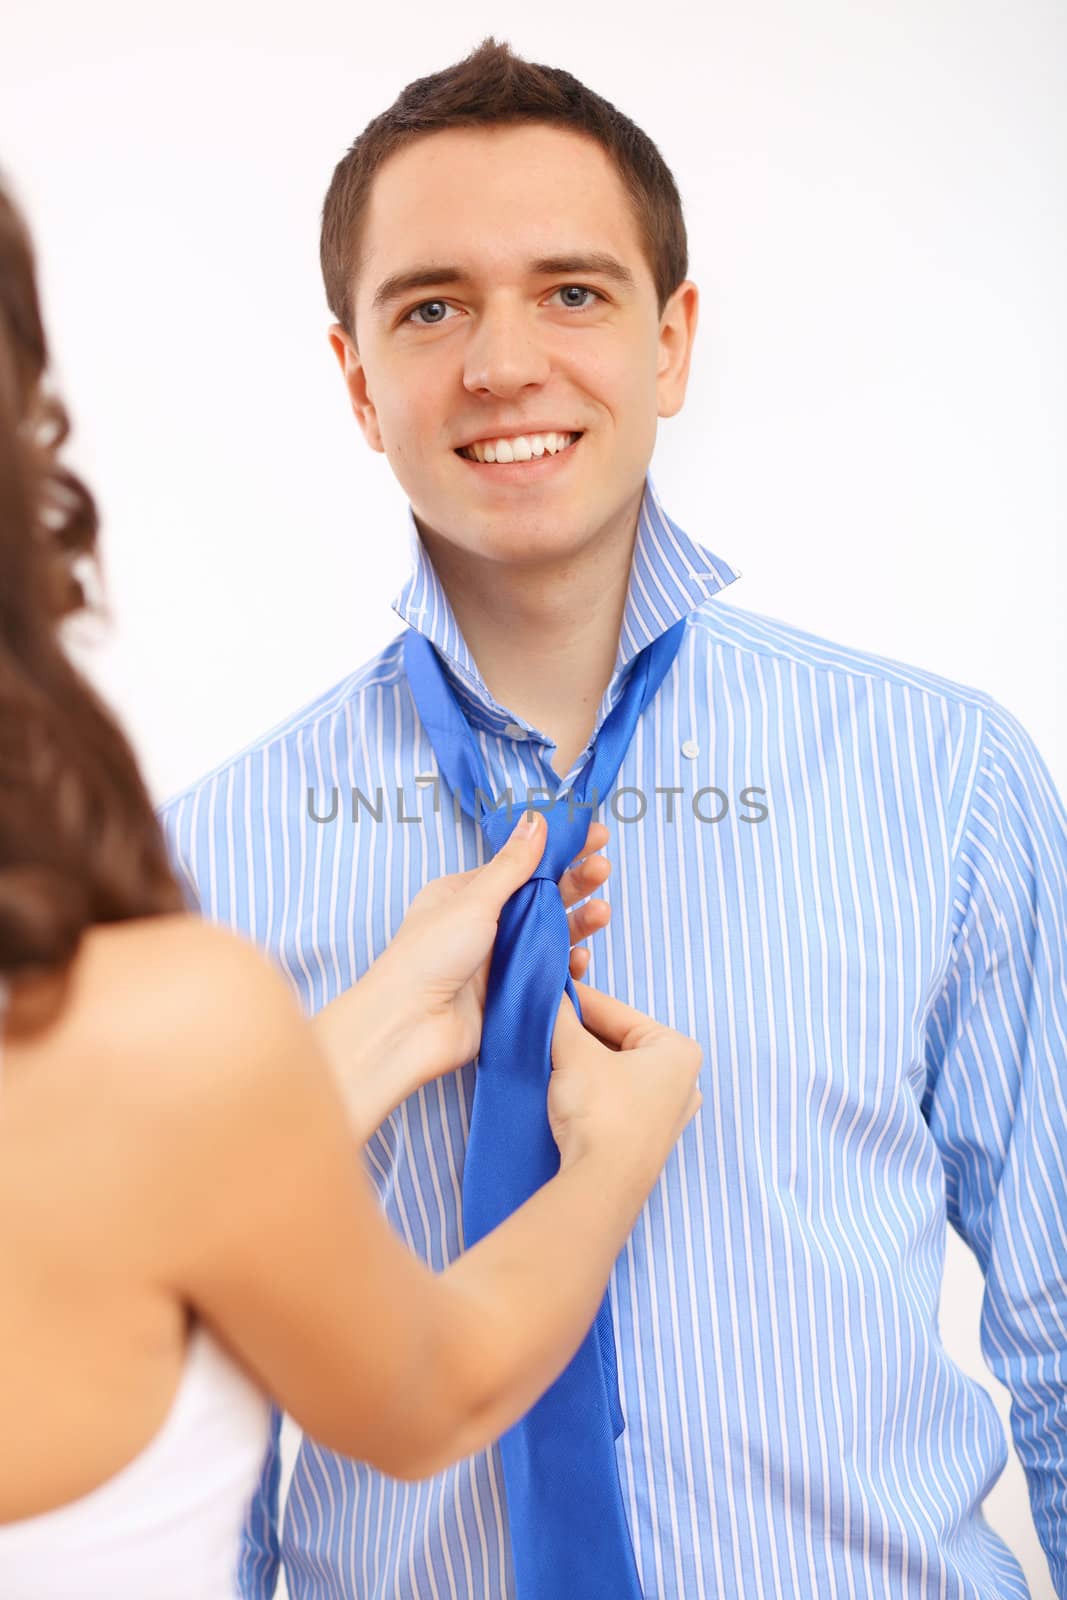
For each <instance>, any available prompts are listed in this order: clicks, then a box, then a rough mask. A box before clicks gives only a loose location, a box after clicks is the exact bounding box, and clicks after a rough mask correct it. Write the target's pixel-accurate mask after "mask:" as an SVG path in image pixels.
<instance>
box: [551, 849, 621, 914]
mask: <svg viewBox="0 0 1067 1600" xmlns="http://www.w3.org/2000/svg"><path fill="white" fill-rule="evenodd" d="M610 876H611V862H610V861H609V860H608V858H607V856H601V855H593V856H586V858H585V860H584V861H580V862H578V863H576V864H575V865H574V866H572V867H568V868H567V870H566V872H565V873H564V874H563V876H562V878H561V879H560V880H559V892H560V894H561V895H562V896H563V904H564V905H565V906H573V905H575V904H576V903H577V902H578V901H579V900H584V899H585V898H586V896H587V895H591V894H593V893H594V891H595V890H597V889H600V888H602V887H603V886H604V884H605V883H607V881H608V878H609V877H610Z"/></svg>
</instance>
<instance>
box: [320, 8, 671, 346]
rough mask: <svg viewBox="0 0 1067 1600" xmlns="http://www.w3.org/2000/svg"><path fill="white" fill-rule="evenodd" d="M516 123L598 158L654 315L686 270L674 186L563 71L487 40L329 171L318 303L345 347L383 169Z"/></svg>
mask: <svg viewBox="0 0 1067 1600" xmlns="http://www.w3.org/2000/svg"><path fill="white" fill-rule="evenodd" d="M524 122H533V123H548V124H549V125H550V126H553V127H561V128H567V129H569V130H570V131H571V132H572V133H580V134H584V135H585V136H586V138H588V139H593V140H595V141H596V143H597V144H599V145H600V147H601V148H602V149H603V150H604V151H605V153H606V154H607V156H608V159H609V160H610V161H611V162H612V164H613V166H614V167H615V170H616V172H617V173H618V174H619V177H620V179H621V180H622V184H623V187H624V189H625V190H626V193H627V195H628V196H629V199H630V204H631V206H632V207H633V215H634V220H635V221H636V223H637V230H638V234H639V236H640V238H641V242H642V245H643V246H644V253H645V258H646V260H647V261H648V265H649V268H650V270H651V272H652V277H653V280H654V282H655V285H656V299H657V302H658V308H659V312H660V315H662V314H663V308H664V306H665V305H666V304H667V301H668V300H669V299H670V297H671V295H672V294H673V293H674V291H675V289H677V287H678V285H679V284H680V283H682V282H684V280H685V276H686V273H687V272H688V270H689V256H688V249H689V247H688V239H687V235H686V228H685V217H684V215H683V213H682V202H681V197H680V196H679V193H678V186H677V184H676V183H675V181H674V176H673V174H672V172H671V170H670V168H669V167H668V165H667V163H666V162H665V161H664V159H663V157H662V156H661V155H660V152H659V150H658V149H657V147H656V146H655V145H654V144H653V142H652V140H651V139H650V138H649V137H648V134H647V133H643V132H642V130H641V129H640V128H639V127H638V126H637V125H636V123H633V122H631V121H630V118H629V117H627V116H624V115H623V113H622V112H621V111H619V110H617V109H616V107H615V106H613V105H612V104H611V102H610V101H609V100H605V99H604V98H603V96H602V95H599V94H596V93H595V92H594V90H592V89H588V88H586V86H585V84H584V83H582V82H581V80H580V79H578V78H576V77H574V76H573V74H572V73H570V72H565V71H564V70H563V69H562V67H546V66H543V65H541V64H540V63H539V62H536V61H526V60H524V59H523V57H522V56H517V55H516V54H515V53H514V51H513V50H512V49H511V46H510V45H509V44H508V43H507V41H506V40H505V41H503V42H501V41H498V40H497V39H494V38H493V36H492V35H491V34H490V35H489V36H488V37H487V38H485V39H483V40H482V42H481V44H480V45H478V47H477V49H475V50H472V51H471V53H470V55H468V56H465V57H464V58H463V60H462V61H457V62H455V63H454V64H453V65H452V66H450V67H445V68H444V69H443V71H441V72H434V73H431V74H430V75H429V76H428V77H425V78H415V79H413V81H412V82H411V83H409V84H407V85H406V86H405V87H404V88H403V89H402V90H401V91H400V93H399V95H398V96H397V98H396V99H395V100H394V101H393V104H392V105H391V106H390V107H389V109H388V110H387V111H383V112H382V113H381V115H380V116H377V117H375V118H374V119H373V120H372V121H371V122H368V124H367V126H366V127H365V128H364V130H363V132H362V133H361V134H360V135H359V138H358V139H357V140H356V141H355V143H354V144H353V145H352V146H351V148H350V149H349V150H348V152H347V154H346V155H344V156H343V157H342V158H341V160H340V161H339V162H338V163H337V166H336V167H335V168H334V174H333V178H332V179H331V181H330V187H329V189H328V190H327V193H326V199H325V201H324V202H323V207H322V231H321V234H320V238H319V260H320V264H321V267H322V278H323V283H324V284H325V287H326V300H327V304H328V305H329V307H330V310H331V311H332V312H333V314H334V316H335V317H336V319H337V321H338V322H339V323H340V324H341V326H342V328H344V330H345V332H346V333H347V334H348V335H349V337H350V338H351V339H352V340H353V341H354V340H355V338H356V329H355V322H354V310H353V299H354V295H353V290H354V288H355V282H356V276H357V273H358V271H359V266H360V251H361V234H362V229H363V218H364V214H365V212H366V209H367V201H368V199H369V197H370V191H371V185H372V184H373V182H374V179H375V176H376V175H377V173H378V170H379V168H380V167H381V165H382V163H383V162H384V161H387V160H388V158H389V157H390V156H391V155H392V154H393V153H394V152H395V151H397V150H399V149H401V148H402V146H404V145H406V144H409V143H410V142H411V141H412V140H413V139H419V138H423V137H425V136H426V135H427V134H431V133H438V132H440V131H441V130H442V129H444V128H477V127H487V126H489V127H492V126H496V125H499V124H512V125H514V124H516V123H524Z"/></svg>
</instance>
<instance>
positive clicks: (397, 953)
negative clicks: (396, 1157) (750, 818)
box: [367, 812, 611, 1093]
mask: <svg viewBox="0 0 1067 1600" xmlns="http://www.w3.org/2000/svg"><path fill="white" fill-rule="evenodd" d="M533 816H534V823H533V832H532V833H527V834H524V833H523V832H522V825H521V823H520V824H519V826H517V827H516V829H515V831H514V832H513V833H512V835H511V837H510V838H509V839H508V841H507V843H506V844H504V845H503V846H502V847H501V849H500V850H498V851H497V853H496V855H495V856H493V858H492V859H491V860H490V861H487V862H486V863H485V865H484V866H481V867H473V868H472V869H471V870H470V871H468V872H455V873H452V874H450V875H449V876H447V877H443V878H436V879H435V880H434V881H433V882H432V883H428V884H427V885H426V887H425V888H424V889H421V890H420V891H419V893H418V894H417V895H416V896H415V898H414V900H412V902H411V904H410V906H409V907H408V910H407V914H406V915H405V917H404V920H403V922H402V923H401V925H400V927H399V929H398V930H397V933H396V937H395V938H394V939H393V940H392V941H391V943H390V944H389V945H388V947H387V948H386V949H385V950H384V951H383V953H382V954H381V955H380V956H379V958H378V960H377V961H376V962H375V963H374V965H373V967H371V969H370V971H369V973H368V974H367V977H368V978H375V979H376V981H378V982H379V983H380V984H381V985H382V991H383V993H384V992H385V991H386V990H388V991H389V992H391V993H392V995H393V997H394V1005H395V1006H396V1007H397V1008H398V1014H399V1015H400V1016H401V1017H402V1018H403V1019H404V1021H405V1024H406V1025H405V1028H404V1031H405V1032H406V1033H407V1034H408V1050H409V1051H411V1052H414V1054H415V1055H416V1056H417V1057H418V1058H419V1061H418V1064H416V1063H415V1062H413V1063H412V1064H413V1066H414V1067H415V1072H416V1079H417V1081H413V1082H412V1085H411V1088H412V1089H415V1088H417V1087H418V1086H419V1085H420V1084H421V1083H425V1082H427V1081H428V1080H429V1079H430V1078H435V1077H440V1076H441V1075H442V1074H444V1073H446V1072H453V1071H455V1069H456V1068H457V1067H461V1066H463V1064H464V1063H465V1062H467V1061H470V1060H471V1059H472V1057H473V1056H474V1055H475V1054H476V1053H477V1050H478V1045H479V1042H480V1040H481V1036H482V1017H483V1015H484V1012H485V996H486V989H487V987H488V982H489V962H490V958H491V956H492V950H493V941H494V940H495V938H496V931H497V923H498V920H499V917H500V913H501V911H502V909H503V907H504V903H505V901H507V900H509V899H510V898H511V896H512V895H513V894H514V893H515V890H516V889H518V888H520V887H521V886H522V884H524V883H525V882H526V881H527V879H528V878H529V877H530V875H531V873H533V872H534V871H535V869H536V868H537V866H538V864H539V863H540V860H541V857H542V856H543V854H544V849H545V841H546V838H547V829H546V826H545V820H544V817H543V816H542V814H541V813H540V812H535V813H534V814H533ZM607 840H608V830H607V828H606V827H605V826H604V824H603V823H602V822H593V823H591V824H590V827H589V832H588V833H587V835H586V838H585V843H584V845H583V846H582V851H581V854H580V855H579V856H577V857H576V858H575V860H574V862H572V864H571V866H570V867H568V869H567V871H566V872H565V873H564V874H563V877H562V878H561V879H560V884H559V888H560V894H561V895H562V897H563V904H564V906H566V907H567V920H568V923H569V925H570V940H571V958H570V971H571V976H572V977H574V978H580V977H581V976H582V975H583V973H584V972H585V971H586V968H587V967H588V965H589V951H588V950H586V949H581V948H577V947H578V946H579V944H580V941H581V940H583V939H587V938H589V936H590V935H591V934H593V933H596V932H598V931H599V930H600V929H601V928H604V927H606V926H607V923H608V921H609V918H610V916H611V911H610V907H609V906H608V905H607V904H606V903H605V901H603V900H589V901H587V903H586V904H585V905H583V906H580V907H579V908H578V909H577V910H573V909H572V908H573V907H574V905H575V902H576V901H579V900H581V899H582V898H583V897H584V896H586V895H590V894H592V893H593V892H594V890H596V889H598V888H600V887H602V885H603V884H604V883H605V882H606V881H607V879H608V876H609V874H610V872H611V862H610V861H609V860H608V859H607V857H606V856H603V855H599V854H597V853H596V852H598V851H599V850H601V849H602V848H603V846H604V845H605V844H606V843H607ZM410 1092H411V1091H410V1090H409V1093H410Z"/></svg>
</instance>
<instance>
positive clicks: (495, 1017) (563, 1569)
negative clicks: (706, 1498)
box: [404, 617, 685, 1600]
mask: <svg viewBox="0 0 1067 1600" xmlns="http://www.w3.org/2000/svg"><path fill="white" fill-rule="evenodd" d="M684 632H685V618H684V617H683V618H682V620H681V621H679V622H677V623H675V624H674V626H673V627H672V628H670V629H669V631H668V632H667V633H665V634H662V635H661V636H660V637H659V638H658V639H656V640H655V641H654V642H653V643H652V644H650V645H648V646H647V647H646V648H645V649H644V650H643V651H642V652H641V654H640V655H639V656H637V658H636V660H635V661H634V664H633V667H632V670H631V672H630V676H629V678H628V679H627V681H626V686H625V688H624V689H623V692H622V695H621V696H620V698H619V700H618V702H617V704H616V705H615V706H614V707H613V709H612V711H611V712H610V714H609V715H608V716H607V718H606V719H605V721H604V724H603V726H602V728H601V729H600V732H599V734H598V735H597V740H596V746H595V749H594V750H593V752H592V754H591V756H590V758H589V760H588V761H587V762H586V764H585V766H584V767H583V768H582V770H581V772H580V774H579V775H578V777H577V778H576V780H575V782H574V783H573V785H572V786H571V791H570V792H571V796H572V800H571V801H570V802H568V803H567V804H565V805H564V804H561V803H552V802H550V803H549V804H547V805H545V804H541V805H540V806H537V807H535V808H529V809H540V810H543V811H545V812H546V815H547V819H548V839H547V841H546V844H545V850H544V855H543V856H542V858H541V862H540V864H539V866H538V868H537V871H536V872H535V873H534V875H533V877H532V878H530V879H529V880H528V882H526V883H524V884H523V885H522V886H521V888H519V889H518V890H517V891H516V893H515V894H513V895H512V896H511V898H510V899H509V900H508V901H507V903H506V905H505V906H504V909H503V912H502V913H501V917H500V922H499V926H498V929H497V937H496V943H495V945H494V947H493V957H492V961H491V964H490V969H489V988H488V993H487V996H486V1004H485V1016H484V1019H483V1025H482V1042H481V1049H480V1051H479V1055H478V1065H477V1076H476V1079H475V1088H474V1104H473V1108H472V1111H471V1126H470V1138H469V1140H468V1144H467V1153H466V1159H465V1162H464V1168H463V1234H464V1239H465V1242H466V1243H467V1245H472V1244H475V1243H476V1242H477V1241H478V1240H479V1239H481V1238H483V1237H484V1236H485V1235H486V1234H487V1233H489V1232H490V1231H491V1230H492V1229H493V1228H495V1227H496V1226H497V1225H498V1224H499V1223H501V1222H503V1221H504V1219H505V1218H506V1217H509V1216H510V1215H511V1213H512V1212H513V1211H515V1210H517V1209H518V1207H519V1206H521V1205H522V1204H523V1202H524V1201H526V1200H528V1199H529V1198H530V1196H531V1195H532V1194H534V1193H535V1191H536V1190H537V1189H539V1188H541V1186H542V1185H543V1184H545V1183H547V1182H548V1180H549V1179H550V1178H552V1177H553V1176H554V1175H555V1173H556V1172H558V1170H559V1151H558V1149H557V1147H556V1142H555V1140H554V1139H553V1137H552V1131H551V1129H550V1127H549V1123H548V1113H547V1109H546V1099H547V1094H548V1082H549V1077H550V1075H551V1071H552V1060H551V1041H552V1033H553V1029H554V1027H555V1021H556V1014H557V1012H558V1011H559V1003H560V999H561V997H562V995H563V993H564V990H566V993H567V994H568V996H569V997H570V999H571V1001H572V1002H573V1004H574V1007H575V1009H576V1010H577V1011H578V1014H579V1016H580V1015H581V1010H580V1007H579V1006H578V997H577V994H576V992H575V989H574V985H573V983H572V981H571V978H570V973H569V966H570V933H569V929H568V924H567V914H566V911H565V910H564V906H563V899H562V897H561V895H560V892H559V880H560V878H561V877H562V876H563V873H564V872H565V871H566V869H567V867H568V866H569V864H570V863H571V861H573V860H574V858H575V856H576V855H577V854H578V852H579V851H580V850H581V847H582V845H583V843H584V842H585V836H586V833H587V831H588V827H589V820H590V815H591V810H594V809H595V808H596V806H597V805H598V804H599V802H600V800H602V799H603V798H604V796H605V795H606V794H607V792H608V791H609V790H610V788H611V785H612V784H613V783H614V781H615V777H616V774H617V773H618V770H619V767H620V766H621V764H622V760H623V757H624V756H625V754H626V751H627V749H628V748H629V744H630V739H631V737H632V735H633V731H634V726H635V724H636V722H637V719H638V717H639V716H640V714H641V712H642V711H643V710H644V708H645V706H646V705H647V704H648V703H649V701H650V700H651V699H652V697H653V695H654V694H655V693H656V690H657V689H658V688H659V686H660V683H661V682H662V680H663V677H664V675H665V673H666V672H667V670H668V668H669V667H670V665H671V662H672V661H673V660H674V657H675V656H676V655H677V653H678V649H679V647H680V645H681V642H682V636H683V634H684ZM404 665H405V668H406V671H407V675H408V682H409V684H410V686H411V692H412V695H413V697H414V700H415V705H416V708H417V710H418V713H419V717H420V720H421V721H422V724H423V727H424V728H425V729H426V732H427V734H428V736H429V738H430V740H431V743H432V744H433V748H434V754H435V755H436V757H437V763H438V766H439V768H440V771H441V776H442V777H443V778H444V780H445V783H446V784H447V785H448V787H449V788H450V789H451V790H452V792H453V794H454V795H455V796H456V797H457V798H458V801H459V804H460V805H461V806H462V808H463V810H464V811H465V812H466V813H467V815H468V816H470V817H472V818H474V820H475V821H477V822H478V823H479V824H480V826H481V828H482V832H483V833H484V835H485V838H486V842H487V843H488V845H489V847H490V849H491V850H492V851H493V852H494V853H495V852H496V851H497V850H498V849H499V848H500V846H501V845H502V844H503V843H504V841H505V840H506V839H507V838H508V836H509V835H510V833H511V830H512V828H513V826H514V823H515V820H516V819H515V816H514V814H513V812H512V809H511V807H510V806H508V805H501V807H500V808H499V809H494V810H487V809H483V808H484V807H489V806H492V805H493V801H492V800H491V799H490V794H491V790H490V786H489V782H488V779H487V777H486V771H485V765H484V763H483V761H482V757H481V752H480V751H479V749H478V746H477V743H476V741H475V738H474V735H473V733H472V731H471V728H470V726H469V724H468V722H467V720H466V718H465V717H464V715H463V712H462V710H461V709H460V706H459V704H458V702H457V700H456V698H455V696H454V694H453V691H452V688H451V685H450V684H449V681H448V679H447V677H446V676H445V673H444V671H443V669H442V667H441V663H440V660H439V659H438V656H437V652H436V651H435V649H434V647H433V645H432V644H431V643H430V641H429V640H428V639H426V638H425V637H424V636H423V635H422V634H420V633H416V632H415V631H414V630H409V632H408V634H407V636H406V638H405V640H404ZM479 800H481V805H480V806H479V804H478V802H479ZM519 803H520V806H521V809H523V810H525V809H528V808H527V807H526V806H524V805H522V804H521V802H519ZM623 1426H624V1423H623V1417H622V1408H621V1406H620V1403H619V1390H618V1373H617V1369H616V1359H615V1338H614V1333H613V1330H612V1322H611V1303H610V1299H609V1296H608V1295H607V1294H605V1296H604V1299H603V1301H602V1303H601V1306H600V1310H599V1312H598V1313H597V1317H596V1321H595V1322H594V1324H593V1327H592V1328H591V1329H590V1330H589V1332H588V1334H587V1335H586V1337H585V1339H584V1340H583V1341H582V1344H581V1346H580V1348H579V1350H578V1353H577V1354H576V1355H575V1357H574V1359H573V1360H572V1361H571V1363H570V1365H569V1366H568V1367H567V1368H566V1369H565V1370H564V1371H563V1372H562V1373H561V1375H560V1377H559V1378H558V1379H557V1380H556V1382H555V1383H554V1384H553V1385H552V1387H551V1388H550V1389H549V1390H548V1391H547V1393H546V1394H545V1395H543V1396H542V1398H541V1399H540V1400H539V1401H537V1403H536V1404H535V1405H534V1406H533V1407H532V1408H531V1409H530V1410H529V1411H528V1412H527V1413H526V1415H525V1417H523V1418H522V1419H521V1420H520V1421H519V1422H517V1423H516V1424H515V1426H514V1427H512V1428H511V1429H510V1430H509V1431H508V1432H507V1433H506V1434H505V1435H504V1437H503V1438H502V1439H501V1441H500V1451H501V1457H502V1460H503V1465H504V1484H505V1488H506V1491H507V1503H508V1520H509V1523H510V1525H511V1549H512V1559H513V1564H514V1568H515V1587H516V1594H517V1596H518V1600H642V1597H641V1585H640V1580H639V1578H638V1574H637V1564H636V1562H635V1559H634V1552H633V1544H632V1542H631V1539H630V1530H629V1526H628V1524H627V1521H626V1513H625V1511H624V1509H623V1502H622V1488H621V1485H620V1483H619V1472H618V1463H617V1459H616V1455H615V1440H616V1439H617V1438H618V1436H619V1435H620V1434H621V1433H622V1430H623Z"/></svg>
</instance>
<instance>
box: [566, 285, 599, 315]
mask: <svg viewBox="0 0 1067 1600" xmlns="http://www.w3.org/2000/svg"><path fill="white" fill-rule="evenodd" d="M574 290H577V292H578V293H579V294H591V295H592V296H593V299H594V300H603V298H604V296H603V295H602V294H598V293H597V291H596V290H595V289H587V288H586V286H585V284H584V283H565V284H563V286H562V288H559V289H556V290H555V291H554V292H555V293H556V294H571V293H572V292H573V291H574ZM586 304H587V302H585V301H583V302H582V303H581V304H577V305H576V304H575V302H574V301H573V300H565V301H564V305H565V306H567V307H568V308H569V309H570V310H571V311H584V310H585V307H586Z"/></svg>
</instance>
